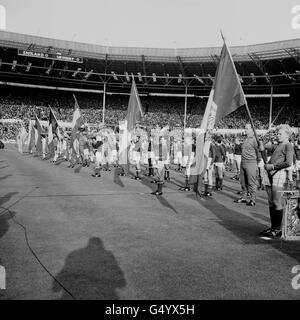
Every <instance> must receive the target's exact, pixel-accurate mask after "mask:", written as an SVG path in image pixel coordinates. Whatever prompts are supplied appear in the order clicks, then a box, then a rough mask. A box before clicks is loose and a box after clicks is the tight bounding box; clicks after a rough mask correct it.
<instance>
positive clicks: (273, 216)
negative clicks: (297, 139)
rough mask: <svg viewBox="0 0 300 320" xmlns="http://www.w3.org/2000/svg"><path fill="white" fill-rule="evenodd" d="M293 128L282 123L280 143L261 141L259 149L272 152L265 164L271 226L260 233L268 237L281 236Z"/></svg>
mask: <svg viewBox="0 0 300 320" xmlns="http://www.w3.org/2000/svg"><path fill="white" fill-rule="evenodd" d="M290 135H291V128H290V127H289V126H288V125H281V126H280V127H279V131H278V140H279V144H278V145H274V144H273V145H272V144H267V145H265V146H264V145H263V144H262V143H260V146H259V149H260V151H262V152H264V150H265V149H268V150H269V151H270V152H271V154H272V155H271V158H270V160H269V161H268V163H267V164H265V171H264V175H263V183H264V185H265V188H266V191H267V195H268V202H269V212H270V220H271V227H270V228H268V229H266V230H263V231H262V232H261V233H260V234H261V235H263V236H268V237H272V238H273V237H278V236H281V222H282V217H283V199H282V194H281V193H280V192H281V191H282V190H283V189H284V184H285V182H286V179H287V171H286V168H288V167H290V166H291V165H292V163H293V152H294V150H293V147H292V145H291V143H290V142H289V137H290Z"/></svg>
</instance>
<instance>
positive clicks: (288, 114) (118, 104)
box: [0, 87, 299, 139]
mask: <svg viewBox="0 0 300 320" xmlns="http://www.w3.org/2000/svg"><path fill="white" fill-rule="evenodd" d="M76 98H77V101H78V104H79V106H80V109H81V112H82V115H83V118H84V121H85V122H86V123H90V124H100V123H101V122H102V94H96V93H76ZM128 100H129V96H128V95H109V94H108V95H107V96H106V109H105V123H106V124H107V125H109V126H115V125H117V124H118V123H119V121H120V120H124V119H125V117H126V114H127V107H128ZM141 103H142V106H143V109H144V113H145V116H144V119H143V121H142V123H141V125H144V126H148V127H156V126H157V125H158V126H160V127H163V126H166V125H169V127H170V128H172V127H183V124H184V97H180V98H178V97H176V98H175V97H154V96H141ZM206 103H207V99H204V98H188V100H187V116H186V126H187V127H192V128H197V127H199V126H200V125H201V121H202V117H203V114H204V111H205V106H206ZM269 103H270V102H269V99H257V98H255V99H254V98H252V99H248V104H249V109H250V112H251V115H252V117H253V120H254V124H255V127H256V128H257V129H267V128H268V125H269ZM283 105H285V109H284V111H283V112H282V113H281V114H280V116H279V118H278V119H277V121H276V123H277V124H279V123H288V124H290V125H291V126H293V125H295V126H299V124H297V123H296V121H297V119H298V118H299V117H297V106H295V105H293V104H292V103H291V102H289V101H287V100H286V98H277V99H274V102H273V118H274V116H275V115H277V114H278V112H279V110H280V109H281V108H282V106H283ZM49 106H51V107H52V108H53V110H54V112H55V114H56V117H57V119H58V120H62V121H65V122H71V121H72V116H73V112H74V97H73V93H72V92H63V91H51V90H41V89H29V88H9V87H7V88H2V90H1V92H0V121H1V119H21V120H29V119H34V117H35V115H37V116H38V118H39V119H41V120H47V119H48V116H49ZM247 122H249V119H248V116H247V113H246V109H245V107H241V108H239V109H238V110H237V111H236V112H234V113H232V114H230V115H228V116H227V117H225V118H224V119H222V120H221V121H220V122H219V123H217V124H216V128H217V129H221V128H222V129H242V128H244V127H245V124H246V123H247ZM17 131H18V125H13V124H6V125H5V126H4V125H2V127H1V131H0V139H1V138H2V139H5V138H8V137H9V138H11V139H13V138H14V137H15V135H16V132H17Z"/></svg>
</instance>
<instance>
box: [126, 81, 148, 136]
mask: <svg viewBox="0 0 300 320" xmlns="http://www.w3.org/2000/svg"><path fill="white" fill-rule="evenodd" d="M143 116H144V112H143V109H142V104H141V100H140V97H139V94H138V91H137V87H136V84H135V81H134V77H132V85H131V92H130V98H129V102H128V108H127V116H126V121H127V129H128V131H132V130H133V129H134V128H135V126H136V124H137V123H138V122H139V121H140V120H141V119H142V117H143Z"/></svg>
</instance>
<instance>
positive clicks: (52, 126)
mask: <svg viewBox="0 0 300 320" xmlns="http://www.w3.org/2000/svg"><path fill="white" fill-rule="evenodd" d="M57 128H58V122H57V120H56V117H55V115H54V112H53V110H52V108H51V107H50V114H49V131H48V148H49V153H50V156H51V157H52V156H54V145H53V138H54V135H56V134H57Z"/></svg>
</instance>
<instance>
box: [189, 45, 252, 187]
mask: <svg viewBox="0 0 300 320" xmlns="http://www.w3.org/2000/svg"><path fill="white" fill-rule="evenodd" d="M245 104H246V98H245V95H244V92H243V89H242V86H241V83H240V80H239V77H238V74H237V71H236V68H235V65H234V62H233V60H232V57H231V54H230V51H229V49H228V47H227V45H226V43H225V41H224V45H223V48H222V51H221V56H220V62H219V65H218V68H217V71H216V75H215V80H214V84H213V88H212V90H211V92H210V95H209V99H208V102H207V105H206V109H205V113H204V117H203V120H202V123H201V127H200V130H199V132H198V134H197V143H196V158H195V159H196V161H195V163H194V164H193V167H192V168H191V177H190V183H193V184H199V182H200V178H199V176H201V175H203V174H204V172H205V170H206V166H207V160H208V154H209V147H210V132H211V130H212V129H213V128H214V126H215V124H216V123H217V122H218V121H219V120H221V119H222V118H224V117H225V116H226V115H228V114H230V113H232V112H234V111H235V110H237V109H238V108H239V107H241V106H243V105H245ZM195 178H196V179H195Z"/></svg>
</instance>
